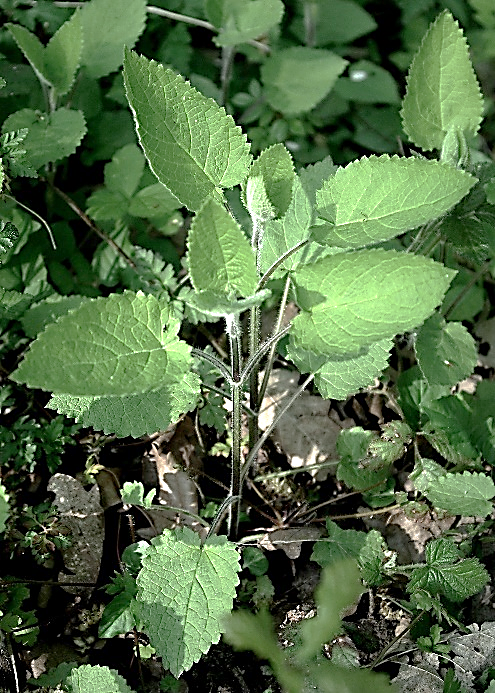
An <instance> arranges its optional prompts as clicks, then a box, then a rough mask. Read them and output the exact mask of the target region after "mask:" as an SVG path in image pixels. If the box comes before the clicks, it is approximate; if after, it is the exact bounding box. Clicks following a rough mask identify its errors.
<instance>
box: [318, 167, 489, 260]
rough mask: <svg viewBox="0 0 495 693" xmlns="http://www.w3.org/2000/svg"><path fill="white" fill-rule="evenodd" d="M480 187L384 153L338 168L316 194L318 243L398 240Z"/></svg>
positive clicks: (448, 170) (456, 174) (449, 171)
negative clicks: (471, 190)
mask: <svg viewBox="0 0 495 693" xmlns="http://www.w3.org/2000/svg"><path fill="white" fill-rule="evenodd" d="M475 183H476V178H474V176H471V175H470V174H469V173H466V172H465V171H462V170H461V169H456V168H452V167H451V166H447V165H445V164H441V163H439V162H438V161H433V160H426V159H419V158H415V157H410V158H399V157H398V156H388V155H387V154H383V155H382V156H380V157H377V156H370V157H363V158H362V159H359V160H358V161H353V162H351V163H350V164H348V165H347V166H345V167H344V168H339V169H338V170H337V172H336V173H335V175H334V176H332V177H331V178H329V179H328V180H327V181H326V182H325V183H324V185H323V187H322V188H321V190H319V191H318V193H317V195H316V200H317V206H318V212H319V216H320V217H321V218H322V219H324V220H325V221H326V222H329V223H328V224H324V225H323V226H319V227H317V232H316V235H317V240H318V241H320V242H325V243H328V245H331V246H339V247H342V248H357V247H360V246H364V245H370V244H372V243H378V242H380V241H385V240H388V239H390V238H394V237H395V236H398V235H399V234H401V233H404V232H405V231H408V230H409V229H413V228H416V227H417V226H421V225H422V224H426V223H427V222H428V221H432V220H433V219H436V218H438V217H440V216H442V214H444V213H445V212H446V211H447V210H449V209H450V208H451V207H453V206H454V205H455V204H457V203H458V202H459V201H460V200H461V199H462V198H463V197H464V196H465V195H466V194H467V193H468V192H469V190H470V189H471V188H472V186H473V185H474V184H475Z"/></svg>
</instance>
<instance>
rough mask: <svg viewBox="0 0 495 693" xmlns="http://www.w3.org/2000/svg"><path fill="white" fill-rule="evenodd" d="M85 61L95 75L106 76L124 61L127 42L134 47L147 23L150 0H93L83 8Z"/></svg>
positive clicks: (89, 70) (84, 63) (90, 71)
mask: <svg viewBox="0 0 495 693" xmlns="http://www.w3.org/2000/svg"><path fill="white" fill-rule="evenodd" d="M81 17H82V25H83V36H84V48H83V57H82V64H83V65H84V66H85V68H86V70H87V72H88V74H89V75H90V76H91V77H94V78H97V77H103V76H104V75H108V74H109V73H110V72H114V71H115V70H117V69H118V68H119V67H120V66H121V65H122V59H123V57H124V46H127V48H132V47H133V46H134V45H135V43H136V41H137V40H138V38H139V37H140V36H141V34H142V32H143V30H144V27H145V23H146V0H125V2H124V0H91V2H85V3H84V6H83V8H82V10H81Z"/></svg>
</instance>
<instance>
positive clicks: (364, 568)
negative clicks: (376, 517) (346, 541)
mask: <svg viewBox="0 0 495 693" xmlns="http://www.w3.org/2000/svg"><path fill="white" fill-rule="evenodd" d="M387 548H388V547H387V545H386V543H385V541H384V539H383V537H382V535H381V534H380V532H378V531H377V530H376V529H371V530H370V531H369V532H367V533H366V541H365V543H364V546H363V548H362V549H361V551H360V552H359V569H360V572H361V577H362V579H363V580H364V582H365V583H366V584H367V585H376V586H378V585H381V584H382V582H383V581H384V576H383V570H382V567H383V564H384V562H385V551H387Z"/></svg>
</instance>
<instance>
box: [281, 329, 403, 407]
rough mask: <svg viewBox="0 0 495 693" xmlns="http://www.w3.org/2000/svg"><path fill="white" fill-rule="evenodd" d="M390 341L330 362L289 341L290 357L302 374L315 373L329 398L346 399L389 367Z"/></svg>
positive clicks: (322, 392) (321, 392) (323, 392)
mask: <svg viewBox="0 0 495 693" xmlns="http://www.w3.org/2000/svg"><path fill="white" fill-rule="evenodd" d="M392 346H393V344H392V341H391V340H390V339H383V340H381V341H380V342H375V343H374V344H371V345H370V346H369V348H367V349H366V350H365V351H363V353H360V354H358V355H357V356H341V357H340V358H339V357H335V358H333V359H328V358H327V357H326V356H320V357H318V356H316V354H312V353H311V352H308V351H306V350H304V349H301V348H298V347H297V345H296V344H294V342H293V340H291V341H290V342H289V346H288V349H287V357H288V358H289V359H290V360H291V361H293V363H295V365H296V367H297V369H298V370H299V371H300V372H301V373H314V374H315V385H316V387H317V388H318V392H319V393H320V395H321V396H322V397H324V398H325V399H337V400H343V399H345V398H346V397H348V396H349V395H352V394H354V393H355V392H357V391H358V390H359V389H361V388H362V387H366V386H367V385H371V384H372V382H373V380H374V379H375V378H377V377H378V376H379V375H380V374H381V373H382V372H383V371H384V369H385V368H386V367H387V364H388V357H389V352H390V349H391V348H392Z"/></svg>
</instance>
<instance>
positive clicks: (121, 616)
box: [98, 573, 139, 638]
mask: <svg viewBox="0 0 495 693" xmlns="http://www.w3.org/2000/svg"><path fill="white" fill-rule="evenodd" d="M118 579H119V582H120V586H119V591H118V593H117V594H116V593H115V591H114V590H113V589H112V592H111V593H112V594H116V596H115V597H114V598H113V599H112V601H111V602H109V603H108V604H107V605H106V606H105V609H104V611H103V614H102V615H101V620H100V623H99V624H98V637H100V638H115V637H117V636H118V635H125V634H126V633H129V632H130V631H131V630H132V629H133V628H135V627H139V624H138V623H136V617H135V615H134V610H133V605H135V603H136V599H135V597H136V592H137V587H136V580H135V579H134V578H133V577H132V576H131V575H129V573H124V574H123V575H119V576H118ZM116 581H117V578H114V583H116ZM111 587H112V588H113V587H114V585H111ZM107 592H109V588H108V587H107Z"/></svg>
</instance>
